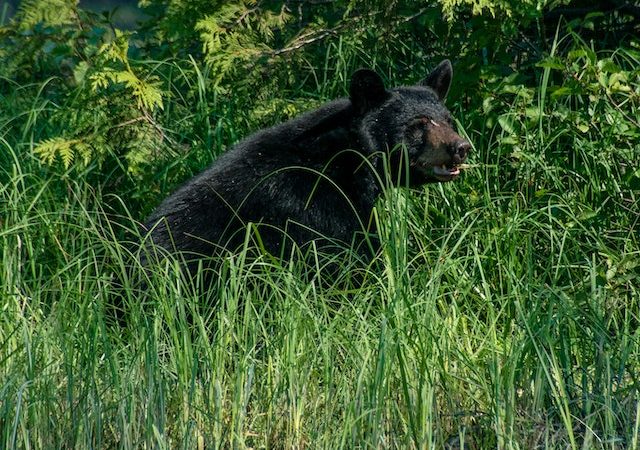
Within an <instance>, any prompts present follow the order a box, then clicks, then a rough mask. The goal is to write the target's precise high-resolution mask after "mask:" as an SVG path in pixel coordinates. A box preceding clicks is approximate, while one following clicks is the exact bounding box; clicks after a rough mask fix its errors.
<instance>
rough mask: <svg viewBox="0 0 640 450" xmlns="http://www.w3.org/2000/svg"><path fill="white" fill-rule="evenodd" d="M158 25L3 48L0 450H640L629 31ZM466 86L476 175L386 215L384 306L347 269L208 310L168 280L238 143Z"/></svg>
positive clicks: (462, 13) (157, 7)
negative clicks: (149, 251)
mask: <svg viewBox="0 0 640 450" xmlns="http://www.w3.org/2000/svg"><path fill="white" fill-rule="evenodd" d="M142 3H143V4H144V5H145V7H146V8H147V12H148V14H149V17H150V18H149V20H148V21H147V22H146V23H145V24H144V25H143V26H142V27H141V28H140V29H139V30H137V31H135V32H130V33H124V32H121V31H119V30H117V29H115V30H114V28H113V27H112V25H111V24H109V23H108V22H106V21H105V20H104V18H102V17H100V16H96V15H92V14H90V13H88V12H86V11H83V10H82V9H81V8H78V7H77V4H76V3H75V2H62V3H59V2H57V1H40V2H38V1H26V2H23V3H22V4H21V10H20V13H19V14H18V15H17V16H16V18H15V19H14V22H13V23H11V24H9V25H8V26H6V27H3V28H2V29H0V147H1V148H2V151H0V210H1V211H2V214H0V254H1V255H2V256H1V258H2V264H0V304H1V305H2V308H1V313H0V373H1V374H2V377H0V447H2V448H20V447H25V448H26V447H37V448H116V447H117V448H125V449H126V448H140V447H148V448H152V447H153V448H155V447H161V448H209V447H211V448H218V447H221V448H227V447H229V448H231V447H237V448H295V447H297V448H302V447H317V448H364V447H367V448H380V447H385V448H386V447H391V448H462V447H463V445H464V448H468V447H472V448H523V449H524V448H543V447H544V448H563V449H564V448H596V449H600V448H601V449H605V448H606V449H611V448H637V447H638V444H639V443H640V440H639V436H640V414H639V411H640V408H639V406H638V405H639V403H638V401H639V398H640V394H639V386H638V379H637V373H638V372H639V371H640V348H639V342H640V335H639V332H638V318H639V317H640V312H639V311H640V304H639V301H638V299H640V272H639V268H640V235H639V234H638V230H639V223H638V217H640V210H639V208H640V171H639V170H638V168H637V163H636V162H637V161H638V160H639V159H640V136H639V133H640V132H639V131H638V130H639V129H640V127H639V126H638V119H637V118H638V117H640V100H639V96H640V73H639V69H638V68H639V67H640V53H639V52H638V42H637V38H634V37H633V36H634V35H633V33H630V34H628V35H627V34H622V35H616V36H623V37H622V38H620V39H615V40H613V42H614V44H615V45H613V46H609V48H608V49H607V48H606V46H607V43H610V42H612V40H607V39H604V38H601V36H600V35H599V34H598V36H596V37H597V38H598V39H594V40H593V41H591V40H590V39H591V38H592V37H593V34H592V33H593V30H597V32H598V33H603V32H604V31H607V30H609V31H610V30H611V29H613V28H615V27H614V26H613V25H611V24H621V27H622V28H623V29H625V27H627V26H632V27H633V22H632V20H630V19H629V17H630V16H629V15H628V14H627V13H625V12H624V11H623V10H622V9H620V10H616V11H614V12H612V13H611V12H608V11H602V12H600V13H597V14H594V15H590V16H588V17H584V18H572V19H571V20H570V21H569V22H568V23H567V24H566V25H565V24H564V22H561V27H560V31H559V33H558V36H560V37H559V38H558V39H555V40H553V41H549V40H548V38H549V36H548V35H545V34H544V33H545V32H546V33H548V32H551V33H554V32H555V31H556V25H557V22H551V23H550V22H549V16H548V15H547V14H548V13H549V12H554V9H553V8H554V7H555V6H558V5H560V4H567V2H540V3H537V2H529V1H526V0H523V1H518V2H506V1H503V0H495V1H475V0H470V1H457V0H453V1H451V0H443V1H441V2H436V3H434V2H427V1H418V2H413V1H409V0H396V1H392V2H389V1H386V0H353V1H347V0H344V1H342V0H338V1H331V2H323V1H318V2H316V1H308V2H307V1H302V2H283V1H276V0H272V1H259V0H256V1H243V2H232V1H224V0H220V1H215V2H212V1H209V0H145V1H143V2H142ZM572 5H577V6H581V4H580V3H579V2H569V3H568V6H572ZM55 11H58V12H59V14H58V15H57V16H56V15H52V14H53V12H55ZM443 17H445V18H446V19H448V20H443ZM616 26H617V25H616ZM545 30H546V31H545ZM636 35H637V33H636ZM624 36H626V37H624ZM608 39H613V38H608ZM592 42H593V43H592ZM596 45H598V46H600V47H596ZM602 46H604V47H605V49H604V50H603V48H602ZM613 49H615V50H613ZM442 57H450V58H452V59H453V61H454V68H455V75H454V89H453V90H452V93H451V96H450V98H449V100H448V102H449V106H450V107H451V108H452V109H453V110H454V112H455V114H454V115H455V116H456V117H457V118H459V119H460V128H461V133H463V134H465V135H467V136H469V138H470V140H471V142H472V143H473V144H474V151H473V153H472V156H471V161H470V167H469V168H468V169H467V170H466V173H465V174H464V175H463V176H462V177H461V179H460V180H458V181H456V182H455V183H451V184H447V185H432V186H428V187H426V188H425V190H424V191H423V192H412V193H408V192H404V191H401V190H391V191H389V192H388V193H387V196H386V197H385V198H383V199H382V200H381V202H380V203H379V206H378V208H377V210H376V214H375V218H374V219H375V220H376V222H377V225H378V230H379V234H380V236H379V237H380V239H381V242H382V244H383V251H382V253H381V254H380V255H379V257H378V258H377V259H376V261H374V264H373V265H372V267H370V268H367V269H363V268H360V269H359V270H360V271H361V272H362V276H363V278H364V283H363V284H362V285H361V286H351V285H349V284H348V283H347V284H346V285H345V283H344V280H345V279H347V280H348V279H349V277H350V275H351V274H352V271H353V270H354V269H353V268H352V267H350V266H349V265H348V264H346V262H345V261H347V260H349V258H350V257H351V256H353V255H350V254H349V253H348V251H347V252H346V253H345V254H344V255H340V264H342V265H343V266H342V267H341V269H340V272H341V273H340V274H338V280H337V281H336V280H322V282H321V281H320V280H319V278H318V277H319V275H318V274H316V270H315V269H314V268H311V267H308V266H306V265H305V264H304V263H303V261H301V260H298V259H296V258H295V257H293V258H292V260H291V261H286V262H285V264H279V263H277V262H275V261H273V259H272V258H270V257H269V256H268V255H263V256H262V257H259V258H258V259H256V260H253V259H251V258H249V257H248V253H247V252H248V249H247V251H242V252H239V254H236V255H231V256H230V257H229V258H228V259H227V260H225V262H224V264H223V265H222V268H221V269H220V273H219V277H215V279H216V281H217V283H218V284H217V285H216V287H215V289H212V290H211V291H210V292H209V293H208V294H207V295H204V296H203V295H199V294H197V293H196V292H195V291H194V290H193V289H192V288H193V286H191V285H190V283H189V282H187V281H185V280H183V279H182V277H181V274H180V273H179V271H177V270H176V269H177V267H178V265H177V262H176V261H173V260H172V259H171V258H169V260H167V262H166V264H165V265H160V266H158V267H146V268H145V269H142V268H140V267H139V260H138V259H137V257H136V255H135V254H132V251H133V250H134V249H135V245H132V244H131V243H130V242H126V241H128V240H133V241H135V242H139V240H140V239H141V237H140V236H139V231H138V226H137V223H136V221H138V220H140V219H142V218H143V217H144V216H145V214H146V213H147V212H148V211H149V209H150V208H152V207H153V206H154V205H155V204H157V202H158V201H159V200H160V199H161V198H162V197H164V196H165V195H166V194H167V193H168V192H169V190H170V189H171V188H172V187H173V186H175V185H176V184H178V183H180V182H181V181H183V180H185V179H186V178H188V177H190V176H191V175H193V174H194V173H196V172H198V171H200V170H201V169H202V168H203V167H205V166H206V165H207V164H209V163H210V162H211V160H212V159H213V158H215V157H216V155H217V154H219V153H220V152H222V151H224V150H225V149H226V148H227V147H228V146H230V145H232V144H233V143H234V142H236V141H237V140H238V139H240V138H241V137H243V136H245V135H247V134H248V133H249V132H250V131H252V130H255V129H257V128H260V127H264V126H268V125H271V124H273V123H277V122H280V121H282V120H286V119H287V118H289V117H292V116H295V115H296V114H299V113H300V112H302V111H304V110H306V109H309V108H312V107H315V106H317V105H318V104H320V103H322V102H323V101H325V100H326V99H328V98H333V97H336V96H341V95H345V94H346V92H347V86H348V81H349V76H350V74H351V72H352V71H353V70H354V69H355V68H356V67H358V66H368V67H374V68H375V69H376V70H378V71H379V72H380V73H381V74H383V75H384V76H385V78H386V80H387V81H388V83H389V84H397V83H401V82H405V81H406V82H415V81H417V80H419V79H420V78H422V77H423V76H424V74H425V73H426V72H427V70H428V69H429V68H431V67H432V66H433V64H435V63H436V62H438V60H439V59H440V58H442ZM132 271H133V272H134V273H133V274H132ZM132 275H133V279H135V275H139V276H142V277H149V283H148V284H147V286H148V288H147V289H145V292H144V293H140V292H137V291H136V288H135V285H134V284H133V283H132V278H131V277H132ZM327 284H328V286H327ZM114 303H115V305H114ZM111 307H115V308H122V309H126V311H127V312H128V314H129V319H130V322H129V326H128V327H127V328H126V329H122V328H118V327H117V326H114V325H113V323H112V321H113V317H112V316H111V315H110V314H111V310H110V309H109V308H111Z"/></svg>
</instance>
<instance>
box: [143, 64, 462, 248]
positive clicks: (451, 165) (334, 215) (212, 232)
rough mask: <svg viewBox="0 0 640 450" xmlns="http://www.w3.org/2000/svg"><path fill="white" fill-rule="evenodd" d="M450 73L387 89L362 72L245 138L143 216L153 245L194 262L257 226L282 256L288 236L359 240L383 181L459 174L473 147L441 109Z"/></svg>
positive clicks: (301, 241)
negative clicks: (327, 98)
mask: <svg viewBox="0 0 640 450" xmlns="http://www.w3.org/2000/svg"><path fill="white" fill-rule="evenodd" d="M451 78H452V68H451V63H450V62H449V61H448V60H444V61H442V62H441V63H440V64H439V65H438V66H437V67H436V68H435V69H434V70H433V71H432V72H431V73H430V74H429V75H428V76H427V77H426V78H425V79H424V80H423V81H422V82H421V83H419V84H418V85H416V86H407V87H397V88H394V89H389V90H387V89H385V86H384V84H383V81H382V79H381V78H380V77H379V76H378V75H377V74H376V73H375V72H373V71H371V70H367V69H361V70H358V71H356V72H355V73H354V74H353V77H352V79H351V85H350V96H349V98H342V99H338V100H335V101H333V102H330V103H328V104H326V105H324V106H322V107H320V108H318V109H316V110H314V111H311V112H308V113H306V114H303V115H301V116H300V117H297V118H295V119H292V120H290V121H288V122H285V123H283V124H280V125H277V126H274V127H272V128H269V129H265V130H261V131H259V132H257V133H255V134H253V135H251V136H249V137H248V138H246V139H245V140H243V141H241V142H240V143H239V144H237V145H236V146H235V147H233V148H232V149H231V150H229V151H228V152H227V153H225V154H223V155H222V156H220V157H219V158H218V159H217V160H216V161H215V163H214V164H213V165H212V166H211V167H209V168H208V169H206V170H205V171H204V172H202V173H201V174H200V175H198V176H196V177H194V178H193V179H191V180H190V181H188V182H187V183H186V184H185V185H183V186H182V187H181V188H179V189H178V190H177V191H176V192H174V193H173V194H172V195H171V196H169V197H168V198H167V199H166V200H164V201H163V202H162V203H161V204H160V206H158V208H157V209H156V210H155V211H154V212H153V213H152V214H151V216H150V217H149V218H148V219H147V221H146V227H147V229H149V230H151V231H150V238H151V240H152V242H153V243H155V244H156V245H159V246H161V247H163V248H164V249H166V250H168V251H170V252H181V253H182V254H191V255H194V257H195V258H196V259H197V258H199V257H200V258H201V257H202V256H211V255H214V254H218V253H219V251H220V250H221V249H228V250H232V251H233V250H235V249H237V248H238V247H239V246H240V245H242V243H243V241H244V239H245V233H246V231H247V225H248V224H250V223H251V224H253V225H254V228H255V230H256V231H257V233H256V234H255V238H256V240H257V241H258V242H260V243H261V245H262V246H263V247H264V248H265V249H266V250H267V251H268V252H270V253H272V254H274V255H277V256H282V252H283V249H284V248H287V243H291V242H294V243H296V244H297V245H298V246H300V247H304V246H305V245H306V244H308V243H310V242H312V241H315V242H316V244H320V245H329V244H335V243H342V244H346V245H351V244H353V240H354V236H355V235H356V234H357V233H358V232H365V233H366V232H368V231H369V232H370V231H371V226H370V222H371V221H370V216H371V212H372V210H373V207H374V204H375V202H376V198H377V197H378V196H379V194H380V193H381V190H382V188H383V186H381V183H380V179H387V180H388V179H389V175H390V176H391V177H392V178H391V179H392V180H393V181H394V182H395V183H397V184H398V185H408V186H418V185H421V184H424V183H429V182H442V181H450V180H454V179H455V178H457V177H458V175H459V174H460V164H461V163H462V162H463V161H464V160H465V157H466V156H467V153H468V152H469V149H470V148H471V145H470V144H469V142H467V141H466V140H465V139H463V138H462V137H460V136H459V135H458V133H456V131H455V130H454V125H453V121H452V118H451V114H450V113H449V111H448V110H447V108H446V107H445V106H444V105H443V100H444V98H445V96H446V95H447V92H448V91H449V87H450V84H451ZM403 155H404V156H403ZM385 158H386V164H385ZM385 168H386V171H387V173H386V176H385V174H384V173H382V172H383V171H384V170H385ZM405 168H406V170H405ZM285 256H286V255H285Z"/></svg>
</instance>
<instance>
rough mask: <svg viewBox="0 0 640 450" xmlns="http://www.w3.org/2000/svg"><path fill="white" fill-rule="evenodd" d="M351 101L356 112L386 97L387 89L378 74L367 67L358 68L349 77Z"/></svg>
mask: <svg viewBox="0 0 640 450" xmlns="http://www.w3.org/2000/svg"><path fill="white" fill-rule="evenodd" d="M349 95H350V97H351V103H352V104H353V107H354V108H355V110H356V112H357V113H358V114H363V113H365V112H367V111H368V110H370V109H371V108H374V107H375V106H378V105H379V104H380V103H382V102H383V101H384V100H385V99H386V98H387V90H386V89H385V88H384V83H383V82H382V78H380V75H378V74H377V73H375V72H374V71H373V70H369V69H358V70H356V71H355V72H354V74H353V76H352V77H351V87H350V89H349Z"/></svg>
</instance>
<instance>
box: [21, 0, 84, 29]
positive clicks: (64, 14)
mask: <svg viewBox="0 0 640 450" xmlns="http://www.w3.org/2000/svg"><path fill="white" fill-rule="evenodd" d="M19 5H20V6H19V7H18V11H17V12H16V21H17V22H18V23H19V24H20V28H22V29H29V28H32V27H33V26H35V25H36V24H38V23H40V22H42V23H44V24H45V25H50V26H56V25H64V24H68V23H71V22H73V20H74V19H75V18H76V17H77V16H78V13H77V8H78V0H22V1H21V2H20V3H19Z"/></svg>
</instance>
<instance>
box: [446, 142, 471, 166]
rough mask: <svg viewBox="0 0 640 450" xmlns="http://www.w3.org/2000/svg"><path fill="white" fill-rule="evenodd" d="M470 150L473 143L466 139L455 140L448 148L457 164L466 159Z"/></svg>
mask: <svg viewBox="0 0 640 450" xmlns="http://www.w3.org/2000/svg"><path fill="white" fill-rule="evenodd" d="M470 150H471V144H470V143H469V142H468V141H467V140H465V139H460V140H458V141H454V142H452V143H451V144H450V145H449V146H448V148H447V152H448V153H449V155H450V156H451V158H452V159H453V162H454V163H455V164H460V163H461V162H462V161H464V160H465V158H466V157H467V155H468V154H469V151H470Z"/></svg>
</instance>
